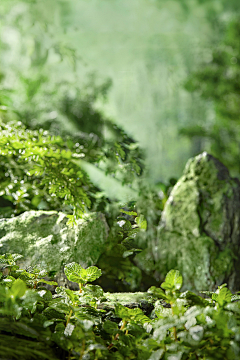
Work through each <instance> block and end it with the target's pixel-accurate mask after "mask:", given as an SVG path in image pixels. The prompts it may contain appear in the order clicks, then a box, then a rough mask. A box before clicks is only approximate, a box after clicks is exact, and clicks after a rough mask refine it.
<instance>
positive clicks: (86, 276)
mask: <svg viewBox="0 0 240 360" xmlns="http://www.w3.org/2000/svg"><path fill="white" fill-rule="evenodd" d="M64 272H65V275H66V276H67V278H68V280H70V281H73V282H77V283H81V284H85V283H86V282H88V281H90V282H92V281H94V280H96V279H98V278H99V277H100V276H101V274H102V272H101V270H100V269H98V268H97V267H96V266H90V267H89V268H87V269H84V268H83V267H82V266H81V265H79V264H77V263H75V262H73V263H70V264H68V265H66V266H65V268H64Z"/></svg>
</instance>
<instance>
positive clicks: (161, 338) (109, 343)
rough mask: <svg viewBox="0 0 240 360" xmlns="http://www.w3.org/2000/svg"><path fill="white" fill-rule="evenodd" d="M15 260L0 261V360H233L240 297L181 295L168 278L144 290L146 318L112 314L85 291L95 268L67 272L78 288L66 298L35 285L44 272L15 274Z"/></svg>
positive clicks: (120, 308) (101, 298) (136, 313)
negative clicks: (148, 308)
mask: <svg viewBox="0 0 240 360" xmlns="http://www.w3.org/2000/svg"><path fill="white" fill-rule="evenodd" d="M20 258H21V256H19V255H17V254H5V255H1V257H0V320H1V321H0V339H1V346H0V356H1V358H2V359H10V358H11V359H17V358H19V357H20V358H21V357H22V358H23V357H24V359H26V360H27V359H72V360H74V359H89V360H91V359H99V360H100V359H106V360H107V359H118V360H121V359H139V360H155V359H156V360H160V359H163V360H167V359H168V360H169V359H173V358H174V359H179V360H181V359H182V360H193V359H194V360H195V359H202V360H205V359H228V360H235V359H236V360H237V359H238V358H239V355H240V347H239V338H240V302H239V300H240V295H237V294H236V295H232V293H231V292H230V291H229V290H228V288H227V287H226V284H223V285H222V286H219V287H218V289H217V291H216V292H207V291H205V292H203V293H204V296H208V298H203V297H201V296H198V295H196V294H194V293H192V292H190V291H186V292H183V293H181V292H180V289H181V286H182V282H183V279H182V276H181V274H180V273H179V271H177V270H171V271H170V272H169V273H168V274H167V276H166V279H165V281H164V282H163V283H162V284H161V287H155V286H153V287H151V288H150V289H149V290H148V293H147V295H148V299H149V300H148V301H149V303H153V304H154V310H153V311H152V312H151V313H148V314H145V313H144V312H143V311H142V310H141V309H140V308H139V307H133V306H131V305H135V306H138V305H139V304H125V305H126V306H124V305H123V304H121V303H119V302H116V303H114V306H112V307H111V306H110V305H109V301H108V293H104V292H103V290H102V288H101V287H100V286H98V285H90V284H87V283H88V282H92V281H94V280H96V279H97V278H98V277H100V276H101V270H100V269H98V268H97V267H95V266H91V267H89V268H87V269H84V268H82V267H81V266H80V265H79V264H77V263H71V264H68V265H66V266H65V269H64V271H65V274H66V276H67V278H68V279H69V280H70V281H74V282H77V283H78V284H79V290H77V291H72V290H69V289H67V288H64V287H58V286H57V284H56V283H54V282H51V281H48V280H45V278H41V277H42V276H45V273H44V271H42V272H41V271H40V270H37V269H34V270H33V269H19V266H18V265H16V261H17V260H18V261H19V259H20ZM32 279H33V281H32ZM41 283H45V284H48V285H51V286H52V288H53V285H54V287H55V290H52V291H50V290H48V289H47V287H43V286H41ZM48 285H46V286H48ZM13 339H14V347H13V346H10V344H11V343H12V341H13Z"/></svg>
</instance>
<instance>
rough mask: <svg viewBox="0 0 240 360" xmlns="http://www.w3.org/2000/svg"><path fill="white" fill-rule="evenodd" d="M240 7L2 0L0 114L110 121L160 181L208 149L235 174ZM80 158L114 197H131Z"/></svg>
mask: <svg viewBox="0 0 240 360" xmlns="http://www.w3.org/2000/svg"><path fill="white" fill-rule="evenodd" d="M239 10H240V5H239V1H237V0H216V1H215V0H207V1H205V0H192V1H190V0H188V1H187V0H178V1H168V0H68V1H59V0H36V1H34V0H25V1H23V0H22V1H20V0H18V1H14V0H1V2H0V17H1V38H0V76H1V78H0V80H1V83H0V105H1V107H0V110H1V116H2V117H5V118H8V117H9V118H17V119H19V120H21V121H23V122H24V123H25V124H28V125H29V124H30V126H32V127H36V126H42V124H45V125H44V126H45V128H50V129H52V130H53V131H55V132H56V131H58V129H59V128H61V129H65V130H66V131H69V132H70V133H71V132H72V133H74V132H75V131H76V124H75V120H74V119H75V118H78V121H80V120H81V121H80V123H81V126H82V128H83V131H86V132H87V133H88V134H91V133H92V134H96V133H98V132H100V131H102V129H100V128H98V126H100V125H101V121H100V122H99V121H98V122H96V116H97V117H98V118H99V119H100V118H101V117H102V118H104V119H108V120H110V121H112V122H113V123H116V124H117V125H118V126H120V127H122V128H123V129H124V131H125V132H126V133H127V134H128V135H129V136H130V137H131V138H133V139H134V140H135V141H136V143H137V144H138V145H139V148H142V149H143V151H144V153H145V158H146V161H145V165H146V171H145V177H146V178H147V181H148V182H149V183H150V184H153V185H154V184H157V183H159V182H165V183H166V182H168V180H169V179H170V178H172V177H174V178H178V177H179V176H181V173H182V170H183V168H184V166H185V163H186V161H187V160H188V158H189V157H191V156H193V155H196V154H198V153H200V152H202V151H204V150H207V151H209V152H211V153H213V155H215V156H217V157H218V158H220V159H221V160H222V161H223V162H224V163H225V164H226V165H227V166H228V167H229V168H230V171H231V172H232V174H233V175H237V176H238V175H239V172H240V170H239V165H238V158H239V149H240V146H239V141H238V139H239V136H238V135H239V133H240V130H239V114H240V100H239V94H240V85H238V84H240V83H239V76H240V75H239V74H240V71H239V63H240V57H239V56H240V48H239V32H238V28H239V25H238V24H239V20H238V19H239V18H238V14H239ZM231 24H233V25H231ZM229 29H230V30H229ZM231 29H232V30H231ZM74 101H75V102H74ZM77 101H81V102H82V104H83V105H84V106H82V110H81V111H80V113H79V112H78V113H77V110H76V109H75V110H76V111H75V110H74V106H75V105H76V103H77ZM69 104H71V107H69ZM74 104H75V105H74ZM89 104H90V105H89ZM75 107H76V106H75ZM69 109H70V110H69ZM84 109H87V110H86V111H85V112H84ZM89 114H90V115H89ZM91 116H92V117H91ZM79 119H80V120H79ZM99 124H100V125H99ZM104 131H105V132H107V129H104ZM105 135H106V136H107V134H105ZM82 163H83V166H85V168H86V169H87V170H88V172H89V173H90V176H91V178H92V180H93V181H94V182H95V183H96V184H98V185H99V186H100V187H101V188H103V189H104V190H105V191H106V192H107V194H108V195H109V196H117V197H119V198H121V197H123V198H124V199H128V200H129V199H131V198H132V197H134V196H135V195H134V191H133V190H131V189H129V188H127V187H126V186H125V187H122V186H121V185H120V184H118V183H117V182H116V181H115V180H114V179H113V178H109V177H106V176H105V175H104V173H102V172H101V171H100V170H99V169H98V168H96V167H94V166H93V165H91V164H89V163H87V162H86V163H85V165H84V162H82ZM116 194H117V195H116Z"/></svg>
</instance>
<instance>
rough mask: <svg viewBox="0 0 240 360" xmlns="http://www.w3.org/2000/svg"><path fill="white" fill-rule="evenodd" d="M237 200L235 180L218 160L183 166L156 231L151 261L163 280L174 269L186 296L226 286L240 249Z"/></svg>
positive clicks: (205, 158)
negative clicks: (186, 290) (191, 292)
mask: <svg viewBox="0 0 240 360" xmlns="http://www.w3.org/2000/svg"><path fill="white" fill-rule="evenodd" d="M239 199H240V184H239V182H238V180H236V179H232V178H231V177H230V175H229V172H228V170H227V168H226V167H225V166H224V165H223V164H221V163H220V162H219V161H218V160H217V159H215V158H214V157H212V156H211V155H209V154H207V153H203V154H200V155H198V156H196V157H195V158H193V159H190V160H189V161H188V163H187V165H186V168H185V171H184V174H183V176H182V177H181V178H180V179H179V181H178V182H177V184H176V185H175V186H174V188H173V190H172V192H171V194H170V197H169V199H168V201H167V203H166V205H165V209H164V212H163V216H162V220H161V223H160V226H159V236H158V242H157V247H158V253H157V254H156V259H155V260H156V262H157V270H158V271H159V273H160V274H161V276H162V278H164V276H165V275H166V273H167V272H168V271H169V270H170V269H172V268H174V269H178V270H180V271H181V272H182V274H183V277H184V279H185V283H184V286H185V288H188V289H189V290H190V289H191V290H202V289H206V288H208V289H211V288H212V289H215V288H216V285H217V284H219V283H221V282H223V281H227V279H228V278H229V276H230V275H231V272H232V271H233V268H234V266H233V264H234V261H235V255H236V256H237V258H239V257H240V254H239V253H238V254H237V253H236V254H235V253H234V250H233V249H234V247H235V248H239V245H238V244H239V232H238V228H239V222H240V221H239V219H240V203H239ZM233 254H234V255H233ZM233 288H234V287H233Z"/></svg>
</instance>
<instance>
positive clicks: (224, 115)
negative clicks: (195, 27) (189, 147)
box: [181, 17, 240, 175]
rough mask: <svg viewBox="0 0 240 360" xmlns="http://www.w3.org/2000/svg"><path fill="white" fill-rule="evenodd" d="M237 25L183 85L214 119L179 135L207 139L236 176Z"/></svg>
mask: <svg viewBox="0 0 240 360" xmlns="http://www.w3.org/2000/svg"><path fill="white" fill-rule="evenodd" d="M239 36H240V22H239V17H236V18H235V19H234V20H233V21H231V22H230V23H229V24H228V26H227V28H226V31H225V36H224V38H223V40H222V41H221V43H220V44H219V45H218V46H215V47H214V48H213V50H212V49H211V52H210V61H209V60H208V61H207V62H205V63H203V64H202V65H201V67H200V68H199V69H198V70H197V71H195V72H193V73H192V74H191V75H190V76H189V78H188V81H187V82H186V85H185V87H186V89H187V90H188V91H190V92H196V93H198V94H199V95H200V96H201V97H202V98H203V99H205V100H207V101H211V102H212V103H213V104H214V108H215V118H214V119H212V120H211V121H208V123H205V124H204V123H203V125H196V126H191V125H190V126H187V127H185V128H183V129H182V130H181V133H182V134H184V135H187V136H188V137H190V138H198V139H207V141H208V143H209V145H210V149H209V150H210V151H211V153H212V154H213V155H215V156H217V157H218V158H219V159H220V161H222V162H223V163H224V164H225V165H226V166H227V167H228V168H229V169H230V170H232V171H233V172H234V173H235V174H236V175H239V134H240V127H239V119H240V106H239V105H240V88H239V79H240V45H239Z"/></svg>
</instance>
